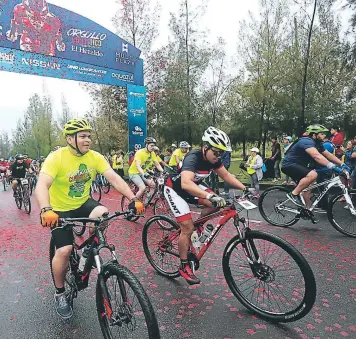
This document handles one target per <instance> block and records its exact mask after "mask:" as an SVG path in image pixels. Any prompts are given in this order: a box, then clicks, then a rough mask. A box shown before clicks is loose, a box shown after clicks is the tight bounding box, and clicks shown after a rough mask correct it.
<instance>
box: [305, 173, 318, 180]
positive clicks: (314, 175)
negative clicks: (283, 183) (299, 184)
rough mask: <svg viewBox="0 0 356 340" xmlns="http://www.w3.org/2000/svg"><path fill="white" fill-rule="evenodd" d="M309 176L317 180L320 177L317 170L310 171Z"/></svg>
mask: <svg viewBox="0 0 356 340" xmlns="http://www.w3.org/2000/svg"><path fill="white" fill-rule="evenodd" d="M307 177H308V178H310V180H311V181H316V179H317V178H318V174H317V172H316V171H311V172H309V174H308V176H307Z"/></svg>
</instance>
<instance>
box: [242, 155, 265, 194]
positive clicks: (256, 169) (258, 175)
mask: <svg viewBox="0 0 356 340" xmlns="http://www.w3.org/2000/svg"><path fill="white" fill-rule="evenodd" d="M259 152H260V151H259V150H258V148H252V149H251V156H250V157H249V158H248V160H247V163H246V167H247V173H248V174H249V175H250V181H251V188H254V189H255V194H254V198H260V180H261V179H262V177H263V172H262V165H263V160H262V157H261V156H260V155H259Z"/></svg>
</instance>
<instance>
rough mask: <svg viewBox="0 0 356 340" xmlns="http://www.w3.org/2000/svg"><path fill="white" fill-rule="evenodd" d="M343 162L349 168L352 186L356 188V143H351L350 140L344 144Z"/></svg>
mask: <svg viewBox="0 0 356 340" xmlns="http://www.w3.org/2000/svg"><path fill="white" fill-rule="evenodd" d="M345 164H346V165H348V166H349V167H350V168H351V181H352V188H353V189H356V145H352V141H349V142H347V145H346V149H345Z"/></svg>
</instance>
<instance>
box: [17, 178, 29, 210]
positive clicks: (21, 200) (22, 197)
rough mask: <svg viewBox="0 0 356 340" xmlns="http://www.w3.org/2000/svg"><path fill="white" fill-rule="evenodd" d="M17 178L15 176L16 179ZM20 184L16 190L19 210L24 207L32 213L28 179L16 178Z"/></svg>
mask: <svg viewBox="0 0 356 340" xmlns="http://www.w3.org/2000/svg"><path fill="white" fill-rule="evenodd" d="M14 179H15V178H13V180H14ZM16 180H17V182H18V184H17V188H16V191H15V196H14V197H15V203H16V206H17V208H18V209H19V210H21V208H22V204H23V207H24V209H25V211H26V213H27V214H30V213H31V198H30V188H29V183H28V180H27V179H25V178H16Z"/></svg>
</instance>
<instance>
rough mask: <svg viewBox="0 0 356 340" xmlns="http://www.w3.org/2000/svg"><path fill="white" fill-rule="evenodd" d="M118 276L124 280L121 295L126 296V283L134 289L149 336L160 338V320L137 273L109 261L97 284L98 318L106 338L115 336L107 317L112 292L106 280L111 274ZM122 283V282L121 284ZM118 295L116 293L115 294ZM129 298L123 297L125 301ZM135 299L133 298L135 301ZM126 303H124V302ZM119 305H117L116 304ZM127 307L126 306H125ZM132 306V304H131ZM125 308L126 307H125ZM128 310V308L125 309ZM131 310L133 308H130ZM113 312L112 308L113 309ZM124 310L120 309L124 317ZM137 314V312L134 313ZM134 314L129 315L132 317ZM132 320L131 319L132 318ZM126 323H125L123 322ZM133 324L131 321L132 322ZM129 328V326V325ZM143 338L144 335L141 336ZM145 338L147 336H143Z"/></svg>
mask: <svg viewBox="0 0 356 340" xmlns="http://www.w3.org/2000/svg"><path fill="white" fill-rule="evenodd" d="M114 275H115V276H116V277H117V278H119V280H123V281H124V283H122V281H121V282H119V286H120V288H119V289H120V291H121V292H120V295H121V296H123V295H124V296H126V293H127V292H126V290H125V287H124V286H125V283H127V285H128V286H129V287H130V288H131V289H132V291H133V293H134V296H135V297H136V298H137V301H138V302H139V305H140V306H141V308H142V312H143V315H144V319H145V323H142V324H145V325H146V326H147V332H148V338H149V339H160V332H159V327H158V321H157V318H156V314H155V311H154V309H153V306H152V304H151V301H150V299H149V297H148V296H147V294H146V292H145V290H144V288H143V287H142V285H141V283H140V282H139V280H138V279H137V278H136V277H135V275H134V274H133V273H132V272H131V271H130V270H129V269H128V268H126V267H124V266H122V265H119V264H117V263H109V264H107V265H105V266H104V267H103V268H102V274H101V275H99V276H98V280H97V285H96V309H97V313H98V319H99V324H100V328H101V331H102V334H103V336H104V338H105V339H111V338H113V336H112V334H111V331H110V328H109V322H108V318H107V310H106V309H107V308H110V305H109V302H108V301H109V300H110V297H109V296H110V294H108V289H107V285H106V282H107V280H108V279H109V278H110V276H114ZM120 283H121V284H120ZM115 296H116V295H115ZM125 300H127V296H126V298H125V297H123V301H125ZM133 300H134V299H132V301H133ZM123 305H124V303H123ZM115 307H117V306H115ZM124 307H126V306H124ZM130 307H132V306H130ZM122 308H123V307H122ZM123 309H124V308H123ZM125 311H127V309H126V310H125ZM130 311H131V310H130ZM111 312H112V310H111ZM122 314H123V312H122V311H120V317H122ZM132 314H133V315H135V313H132ZM132 314H131V315H129V317H132ZM130 321H131V320H130ZM123 324H124V323H123ZM130 325H131V323H130ZM127 328H129V327H127ZM139 337H140V338H142V336H139ZM143 338H145V336H144V337H143Z"/></svg>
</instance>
